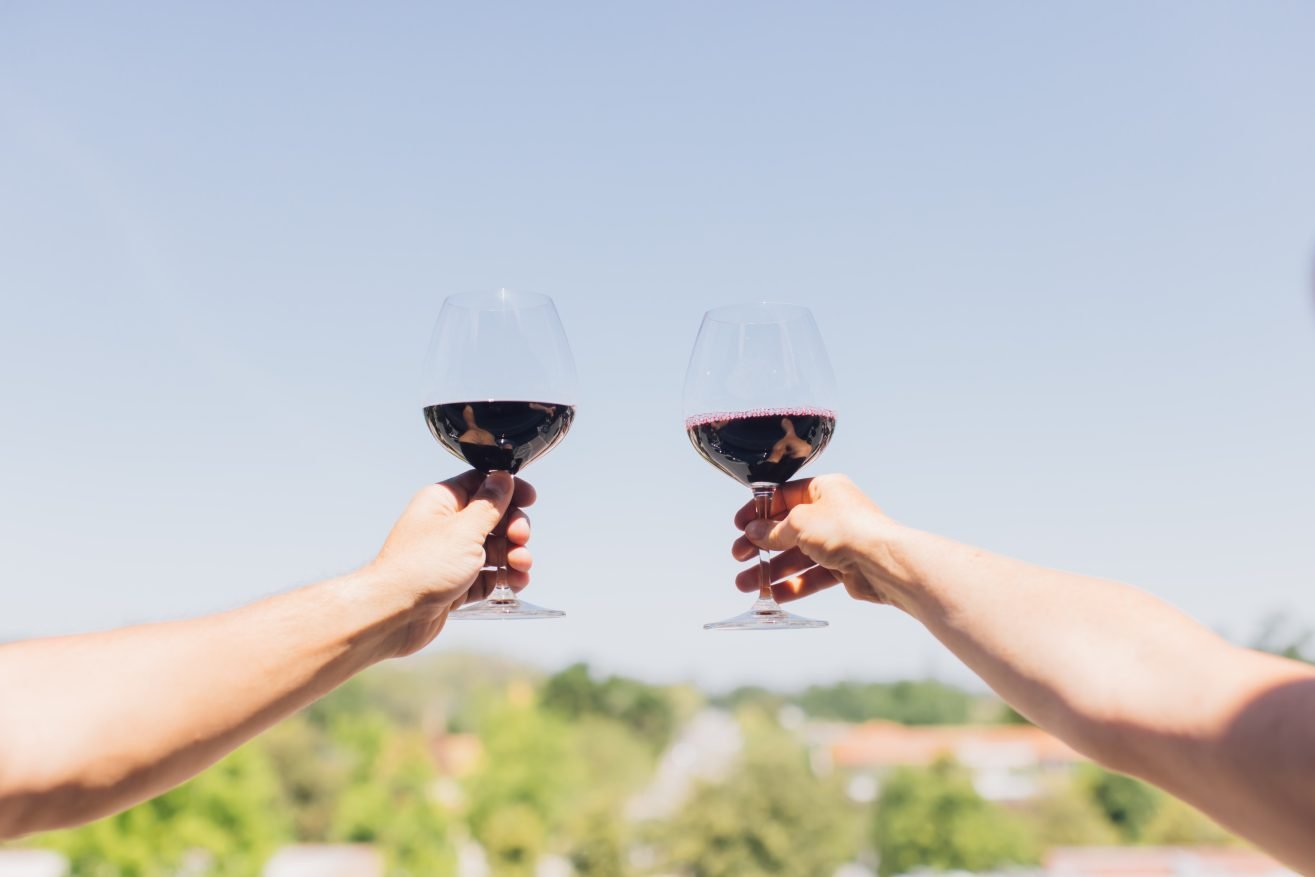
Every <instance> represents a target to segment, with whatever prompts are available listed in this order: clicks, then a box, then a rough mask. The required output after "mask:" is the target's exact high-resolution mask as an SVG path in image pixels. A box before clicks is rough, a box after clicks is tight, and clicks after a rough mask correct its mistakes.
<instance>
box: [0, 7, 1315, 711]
mask: <svg viewBox="0 0 1315 877" xmlns="http://www.w3.org/2000/svg"><path fill="white" fill-rule="evenodd" d="M1313 46H1315V5H1312V4H1309V3H1303V2H1270V3H1254V4H1241V3H1208V2H1185V0H1184V2H1178V3H1169V2H1155V3H1143V2H1135V3H1133V2H1129V3H1117V2H1110V3H1100V4H1082V5H1078V4H1032V3H992V4H968V3H916V4H914V3H905V4H894V3H891V4H876V3H862V2H848V3H830V2H829V3H811V4H802V3H762V2H726V3H714V4H709V3H701V2H667V3H653V4H644V5H641V4H617V3H597V4H580V3H540V4H512V3H496V4H492V3H485V4H476V3H462V4H457V3H448V4H418V3H417V4H390V5H388V6H387V8H386V9H385V8H382V7H377V6H375V7H371V5H369V4H348V3H340V4H320V3H302V4H296V3H281V4H264V3H232V4H175V3H160V4H142V3H123V4H74V3H38V2H31V3H23V2H10V3H4V4H2V5H0V296H2V297H3V307H0V367H2V368H3V373H4V380H3V382H2V383H0V418H3V419H2V420H0V426H2V427H3V437H4V439H3V441H4V444H3V449H4V452H3V454H0V561H2V567H0V595H3V603H2V604H0V637H16V636H24V635H35V634H54V633H60V632H68V631H79V630H87V629H92V628H100V627H106V626H110V625H117V624H122V623H126V622H137V621H146V620H152V619H166V618H174V617H179V616H182V615H186V614H190V613H197V612H203V611H208V610H216V609H221V608H225V607H230V606H234V605H237V604H239V603H242V602H244V601H247V600H251V599H253V598H256V597H259V596H261V595H264V594H269V593H272V592H276V591H278V590H281V589H285V588H288V587H290V586H293V585H296V584H300V583H304V582H309V581H312V580H315V579H316V578H319V577H323V576H328V575H331V574H335V573H339V572H343V571H346V570H349V569H351V568H353V567H354V566H355V565H358V564H360V563H362V562H363V561H365V560H367V559H368V558H369V557H370V556H372V553H373V551H374V550H375V549H376V547H377V545H378V543H379V542H380V541H381V540H382V538H383V536H384V534H385V533H386V532H387V530H388V527H389V526H390V524H391V522H392V520H393V519H394V518H395V516H396V515H397V513H398V512H399V511H400V509H401V507H402V505H403V504H404V502H405V500H406V499H407V497H408V496H409V495H410V494H411V492H412V491H414V490H415V489H416V488H417V487H419V486H420V485H422V484H424V483H425V482H426V481H429V480H435V479H438V478H441V477H445V476H448V475H451V474H454V473H455V472H456V471H457V469H458V467H457V464H456V462H455V461H454V460H453V459H452V458H451V457H449V456H448V455H447V454H446V453H445V452H444V451H442V450H441V449H440V448H439V447H438V446H437V445H436V444H435V443H434V442H433V440H432V439H431V438H430V437H429V435H428V434H427V432H426V430H425V428H424V425H423V422H422V420H421V416H420V409H419V404H418V403H419V396H418V387H417V382H418V372H419V365H420V360H421V357H422V355H423V349H424V345H425V342H426V340H427V337H428V333H429V330H430V326H431V325H432V321H433V319H434V317H435V316H436V315H437V313H438V308H439V305H440V302H441V300H442V298H443V296H445V295H446V294H449V293H452V292H464V291H470V290H474V289H480V288H484V287H493V286H504V285H505V286H511V287H523V288H527V289H532V290H537V291H540V292H546V293H548V294H550V295H553V296H554V297H555V298H556V300H557V304H558V308H559V310H560V312H561V315H562V318H563V321H564V323H565V325H566V328H567V331H568V333H569V334H570V336H571V339H572V343H573V346H574V349H575V353H576V356H577V359H578V362H579V366H580V370H581V384H582V393H581V400H580V408H579V416H578V419H577V421H576V426H575V428H574V429H573V431H572V434H571V435H570V436H569V437H568V438H567V440H566V441H565V442H564V443H563V444H562V445H561V446H560V447H559V448H558V449H557V450H555V451H554V452H553V453H552V454H551V455H549V456H548V457H546V458H544V459H543V460H542V461H540V462H538V463H536V464H535V465H534V466H533V467H531V468H530V470H529V471H528V477H529V478H530V480H531V481H533V482H535V483H536V485H537V486H538V487H539V489H540V493H541V502H540V504H539V506H538V507H537V508H536V509H535V510H534V514H533V517H534V521H535V526H536V534H535V540H534V547H535V549H536V555H537V562H538V565H537V567H536V579H535V585H534V587H533V588H532V591H531V595H532V597H531V598H532V599H534V600H536V601H537V602H540V603H543V604H545V605H550V606H554V607H560V608H563V609H565V610H567V611H568V613H569V617H568V618H567V619H565V620H564V621H561V622H524V623H514V624H513V623H508V624H504V625H501V626H498V625H489V624H484V625H473V624H472V625H470V626H466V627H458V626H456V625H451V626H450V627H449V630H448V632H446V633H445V634H444V635H443V637H442V639H441V640H440V645H439V646H438V647H440V648H463V649H486V650H491V651H498V652H507V653H511V654H515V655H519V656H522V657H526V658H530V659H533V660H536V661H539V662H541V663H543V664H545V665H547V666H555V665H558V664H561V663H563V662H565V661H568V660H571V659H575V658H588V659H591V660H595V661H598V662H600V663H601V664H602V665H604V666H606V667H607V668H609V669H611V670H614V671H625V672H631V673H636V674H639V675H642V676H646V677H649V678H653V679H662V680H666V679H684V678H693V679H697V680H699V681H701V682H705V683H710V684H714V685H724V684H730V683H733V682H739V681H749V680H755V681H766V682H782V683H795V682H800V681H804V680H812V679H830V678H836V677H842V676H855V677H865V678H888V677H894V676H900V675H904V674H921V673H935V674H938V675H941V676H944V677H947V678H952V679H956V680H962V679H966V678H967V676H966V671H964V670H963V668H962V667H961V666H959V665H958V664H957V662H956V661H955V660H954V658H953V657H952V656H950V655H949V654H948V653H946V652H945V651H943V650H942V649H941V648H940V647H939V646H938V645H937V644H936V643H935V641H934V640H932V639H931V638H930V637H929V636H928V635H926V634H925V633H924V632H923V631H922V630H921V629H920V628H919V627H917V625H915V624H914V623H913V622H911V621H910V620H908V619H906V618H903V617H901V616H899V615H898V614H897V613H896V612H894V611H893V610H885V609H880V608H876V607H868V606H865V605H859V604H854V603H851V602H849V601H848V600H847V599H846V598H845V597H844V595H843V594H842V593H831V594H826V595H822V596H819V597H817V598H815V599H814V600H813V601H811V602H810V603H809V604H806V611H807V612H808V613H809V614H813V615H816V616H820V617H824V618H828V619H830V621H831V622H832V627H831V628H829V629H828V630H825V631H805V632H796V633H759V634H749V633H745V634H727V633H724V634H713V633H705V632H703V631H702V630H700V624H701V623H702V622H705V621H710V620H714V619H718V618H722V617H725V616H727V615H729V614H732V613H734V612H737V611H739V610H740V609H741V608H743V607H744V606H745V605H746V603H747V600H746V598H745V597H744V596H743V595H741V594H739V593H738V592H737V591H735V590H734V589H733V586H732V584H731V580H732V577H733V575H734V574H735V572H736V570H737V564H736V563H735V562H734V561H733V560H732V559H731V557H730V554H729V550H728V549H729V545H730V542H731V539H732V537H733V535H734V531H733V529H732V526H731V515H732V513H733V511H734V510H735V509H736V508H737V507H738V506H739V505H740V503H741V502H742V501H743V500H745V499H746V498H747V496H746V495H745V494H747V491H744V490H743V489H742V488H740V487H738V486H737V485H736V484H734V483H733V482H732V481H731V480H730V479H729V478H726V477H725V476H723V475H720V474H718V473H717V472H716V471H714V470H713V469H712V468H710V467H709V466H708V465H707V464H706V463H704V462H703V461H701V460H700V459H699V458H698V457H697V456H696V455H695V453H694V451H693V450H692V449H691V448H690V447H689V444H688V442H687V440H686V438H685V435H684V433H683V431H682V428H681V403H680V393H681V383H682V378H683V373H684V368H685V362H686V358H687V356H688V354H689V350H690V347H691V345H692V343H693V340H694V334H695V331H696V329H697V328H698V324H699V319H700V316H701V314H702V312H703V311H704V310H706V309H707V308H709V307H712V306H714V305H718V304H725V303H730V302H736V301H743V300H749V299H757V298H766V299H774V300H785V301H793V302H799V303H802V304H806V305H808V306H810V307H811V308H812V309H813V310H814V313H815V314H816V317H817V321H818V323H819V325H820V327H821V330H822V332H823V334H824V336H825V337H826V339H827V340H828V343H829V345H830V350H831V354H832V358H833V362H834V365H835V369H836V373H837V376H838V379H839V382H840V391H841V392H840V404H839V405H838V406H837V407H838V410H839V422H838V427H837V433H836V439H835V441H834V442H833V444H832V446H831V448H830V449H829V450H828V451H827V452H826V454H824V455H823V457H822V458H820V459H819V460H818V461H817V462H816V463H815V464H813V466H812V471H813V472H814V473H820V472H825V471H842V472H846V473H848V474H850V475H851V476H852V477H853V478H854V479H855V480H856V481H858V482H859V483H860V484H861V485H862V486H864V487H865V488H867V489H868V490H869V491H870V492H871V494H872V495H873V496H874V497H875V498H876V499H877V500H878V502H880V503H881V504H882V505H883V506H884V507H885V508H886V509H887V510H888V511H889V512H890V513H891V514H892V515H894V516H895V517H897V518H899V519H901V520H904V521H906V522H908V523H910V524H912V525H915V526H919V527H923V528H927V529H932V530H936V531H938V532H942V533H945V534H947V535H950V536H953V537H956V538H960V539H963V540H968V541H972V542H975V543H978V544H981V545H983V546H986V547H988V548H992V549H995V550H999V551H1003V552H1008V553H1013V554H1017V555H1021V556H1024V557H1027V558H1030V559H1033V560H1036V561H1038V562H1042V563H1046V564H1052V565H1057V566H1062V567H1065V568H1070V569H1075V570H1080V571H1084V572H1089V573H1093V574H1099V575H1106V576H1110V577H1117V578H1122V579H1126V580H1129V581H1132V582H1135V583H1138V584H1140V585H1142V586H1145V587H1147V588H1149V589H1151V590H1152V591H1154V592H1155V593H1157V594H1159V595H1161V596H1162V597H1164V598H1166V599H1168V600H1170V601H1172V602H1173V603H1175V604H1177V605H1179V606H1181V607H1183V608H1184V609H1186V610H1187V611H1189V612H1191V613H1192V614H1193V615H1195V616H1197V617H1198V618H1200V619H1202V620H1203V621H1204V622H1206V623H1207V624H1209V625H1211V626H1213V627H1215V628H1217V629H1219V630H1221V631H1223V632H1225V633H1227V634H1229V635H1230V636H1233V637H1235V638H1238V639H1242V640H1245V639H1246V638H1248V637H1249V636H1251V635H1253V634H1254V632H1255V630H1256V628H1257V627H1258V626H1259V624H1260V622H1261V619H1262V618H1263V617H1265V616H1266V615H1267V614H1269V613H1272V612H1276V611H1279V612H1283V613H1285V614H1286V615H1287V616H1289V617H1290V618H1291V619H1292V620H1293V622H1294V623H1296V624H1301V623H1305V624H1315V459H1313V456H1315V455H1313V454H1312V448H1315V304H1313V302H1312V291H1311V266H1312V255H1313V254H1315V50H1313V49H1312V47H1313ZM1018 608H1019V611H1020V612H1026V611H1027V607H1025V606H1020V607H1018ZM1128 621H1129V623H1130V624H1131V623H1135V622H1136V619H1133V618H1130V619H1128Z"/></svg>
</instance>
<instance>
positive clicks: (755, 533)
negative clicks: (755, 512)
mask: <svg viewBox="0 0 1315 877" xmlns="http://www.w3.org/2000/svg"><path fill="white" fill-rule="evenodd" d="M770 532H771V528H770V527H769V526H768V525H767V522H766V521H750V522H749V526H747V527H745V528H744V535H745V536H748V537H749V538H750V539H761V538H763V537H764V536H766V535H767V534H768V533H770Z"/></svg>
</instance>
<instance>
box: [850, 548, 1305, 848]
mask: <svg viewBox="0 0 1315 877" xmlns="http://www.w3.org/2000/svg"><path fill="white" fill-rule="evenodd" d="M868 558H869V560H868V562H869V563H872V564H874V565H878V566H880V567H881V570H882V573H883V575H884V576H885V577H886V581H888V582H889V583H890V584H891V587H892V590H893V591H894V599H895V602H897V603H898V604H899V605H900V606H901V607H902V608H904V609H905V610H906V611H908V612H910V613H911V614H912V615H914V616H915V617H916V618H918V620H919V621H921V622H922V623H923V624H925V625H926V626H927V628H928V629H929V630H930V631H931V632H932V633H933V634H934V635H935V636H936V637H937V638H938V639H940V640H941V641H942V642H943V643H944V644H945V645H946V646H948V647H949V648H950V649H951V650H953V651H954V652H955V653H956V654H957V655H958V656H959V657H960V658H961V659H963V661H964V662H965V663H966V664H968V666H969V667H971V668H972V669H973V670H974V671H975V672H977V673H978V674H979V675H980V676H981V677H982V678H983V679H984V680H986V682H987V683H988V684H990V685H991V687H992V688H994V689H995V690H996V691H997V692H998V693H999V694H1000V695H1001V696H1002V697H1004V698H1005V699H1006V700H1007V701H1008V702H1010V703H1011V704H1013V705H1014V706H1015V707H1017V708H1018V709H1019V710H1020V711H1021V712H1022V713H1023V714H1025V715H1027V716H1028V717H1029V718H1031V719H1032V720H1033V721H1035V722H1037V723H1038V724H1039V725H1041V726H1043V727H1045V728H1047V729H1049V730H1051V731H1052V732H1054V733H1055V734H1056V735H1058V736H1060V737H1061V738H1063V739H1065V740H1066V741H1068V742H1069V743H1070V744H1072V745H1073V746H1074V747H1075V748H1077V749H1078V750H1079V751H1082V752H1084V753H1085V754H1087V755H1089V756H1091V757H1092V758H1093V759H1095V760H1097V761H1099V762H1101V763H1104V764H1106V765H1107V766H1110V767H1113V768H1115V769H1117V770H1121V771H1124V772H1128V773H1133V774H1136V775H1138V776H1141V777H1143V778H1145V779H1147V780H1150V781H1151V782H1154V783H1156V784H1157V785H1160V786H1162V787H1164V788H1166V789H1168V790H1169V791H1170V792H1173V793H1174V794H1176V795H1178V796H1180V797H1182V798H1184V799H1186V800H1188V801H1189V802H1191V803H1193V804H1195V805H1196V806H1197V807H1199V808H1201V809H1202V810H1205V811H1206V812H1207V813H1210V814H1211V815H1213V816H1214V817H1215V818H1216V819H1219V820H1220V821H1221V822H1223V823H1225V824H1226V825H1229V826H1230V827H1232V828H1233V829H1234V830H1236V831H1238V832H1240V833H1243V834H1244V835H1247V836H1249V837H1251V838H1252V839H1253V840H1257V841H1259V842H1261V843H1265V844H1266V845H1267V846H1269V847H1270V848H1271V849H1273V850H1274V851H1275V852H1278V853H1280V854H1282V855H1285V857H1286V858H1287V859H1288V861H1290V862H1293V863H1294V864H1295V863H1300V864H1302V865H1303V866H1304V867H1307V868H1309V867H1311V866H1312V864H1315V863H1313V862H1312V857H1315V853H1312V850H1311V848H1310V842H1309V841H1308V840H1307V839H1306V838H1305V834H1306V832H1305V831H1304V829H1302V828H1301V826H1302V825H1306V824H1309V822H1310V820H1311V819H1312V818H1315V791H1312V790H1313V789H1315V743H1312V741H1315V690H1312V689H1313V688H1315V673H1312V671H1311V669H1310V668H1307V667H1305V666H1303V665H1300V664H1297V663H1295V662H1291V661H1285V660H1281V659H1277V658H1273V657H1271V656H1267V655H1261V654H1258V653H1255V652H1252V651H1249V650H1246V649H1240V648H1237V647H1235V646H1233V645H1230V644H1229V643H1227V642H1225V641H1224V640H1223V639H1221V638H1220V637H1218V636H1216V635H1215V634H1214V633H1212V632H1211V631H1209V630H1207V629H1205V628H1204V627H1202V626H1201V625H1199V624H1197V623H1196V622H1194V621H1192V620H1191V619H1190V618H1188V617H1187V616H1185V615H1183V614H1182V613H1181V612H1179V611H1178V610H1176V609H1174V608H1172V607H1170V606H1168V605H1167V604H1165V603H1163V602H1162V601H1160V600H1158V599H1156V598H1154V597H1152V596H1150V595H1149V594H1146V593H1144V592H1141V591H1138V590H1136V589H1133V588H1129V587H1127V586H1125V585H1121V584H1118V583H1115V582H1109V581H1102V580H1099V579H1093V578H1089V577H1086V576H1081V575H1076V574H1073V573H1066V572H1060V571H1056V570H1050V569H1044V568H1040V567H1036V566H1032V565H1030V564H1026V563H1022V562H1020V561H1016V560H1011V559H1009V558H1004V557H999V556H997V555H993V554H990V553H988V552H984V551H981V550H979V549H975V548H970V547H967V546H964V545H959V544H957V543H954V542H951V541H949V540H945V539H941V538H939V537H936V536H931V535H929V534H925V533H918V532H914V531H908V530H902V529H901V530H900V531H899V533H898V535H896V536H894V537H893V538H887V539H884V540H882V541H881V542H880V544H878V543H875V542H874V544H873V545H871V546H869V551H868ZM1303 857H1304V859H1303Z"/></svg>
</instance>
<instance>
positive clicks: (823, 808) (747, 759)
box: [657, 721, 857, 877]
mask: <svg viewBox="0 0 1315 877" xmlns="http://www.w3.org/2000/svg"><path fill="white" fill-rule="evenodd" d="M753 724H754V725H755V727H753V728H752V729H751V733H750V735H749V744H748V747H747V751H746V752H745V754H744V757H743V759H742V760H741V762H740V763H739V764H738V765H737V766H736V767H735V768H734V770H733V771H732V773H731V774H730V776H729V777H728V778H727V779H726V780H725V781H724V782H722V783H717V784H709V785H705V786H702V787H700V788H699V789H698V790H697V791H696V792H695V793H694V795H693V797H692V798H691V800H690V801H689V802H688V803H687V804H686V805H685V806H682V807H681V808H680V809H679V810H678V811H677V813H676V815H675V816H674V817H673V818H672V819H671V820H670V822H669V823H668V824H666V825H664V826H660V827H659V828H658V830H657V844H658V847H659V848H660V849H661V851H662V853H663V854H664V858H665V860H666V863H667V866H668V867H670V868H671V869H672V870H675V871H678V872H680V873H683V874H687V875H689V877H769V875H789V877H797V875H801V874H830V873H831V872H832V871H834V870H835V869H836V867H837V866H839V865H840V864H841V863H843V862H845V861H847V860H848V859H850V858H851V857H852V856H853V855H854V853H855V852H856V848H857V831H856V828H857V826H856V823H855V813H854V811H853V808H852V807H851V806H850V805H849V802H848V801H847V800H846V799H845V797H844V794H843V792H842V791H841V789H840V787H839V784H838V782H837V781H834V780H832V779H826V780H823V779H819V778H818V777H816V776H815V775H814V774H813V772H812V771H811V770H810V769H809V766H808V762H807V757H806V754H805V753H804V751H803V750H802V748H801V747H800V746H799V745H798V744H797V743H795V742H794V741H793V740H792V739H790V738H789V737H787V736H786V735H785V734H783V733H782V732H781V731H780V730H779V729H773V728H770V727H768V726H767V725H766V724H765V723H764V722H761V721H755V722H753Z"/></svg>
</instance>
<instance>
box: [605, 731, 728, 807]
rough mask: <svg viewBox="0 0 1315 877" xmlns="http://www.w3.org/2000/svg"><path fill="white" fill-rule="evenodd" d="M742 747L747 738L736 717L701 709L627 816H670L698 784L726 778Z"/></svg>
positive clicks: (662, 761) (667, 754)
mask: <svg viewBox="0 0 1315 877" xmlns="http://www.w3.org/2000/svg"><path fill="white" fill-rule="evenodd" d="M743 748H744V735H743V733H742V732H741V731H740V723H739V722H737V721H736V720H735V717H734V716H732V715H731V714H730V713H727V712H726V711H724V710H717V709H704V710H701V711H700V712H699V713H698V714H697V715H695V716H694V718H693V719H692V720H690V722H689V723H688V724H687V725H686V726H685V728H684V730H682V731H681V732H680V736H679V737H677V738H676V740H675V742H674V743H672V744H671V745H670V746H669V747H667V751H666V752H664V753H663V754H662V758H661V760H660V761H658V765H657V770H656V771H654V773H653V779H652V780H651V781H650V782H649V784H648V786H647V787H646V788H644V789H642V790H641V791H640V792H639V794H637V795H635V796H634V797H633V798H632V799H631V800H630V802H629V803H628V804H627V805H626V815H627V816H628V817H629V818H631V819H633V820H637V821H644V820H648V819H663V818H665V817H667V816H670V815H671V814H672V813H674V812H675V811H676V809H677V808H678V807H679V806H680V805H681V804H683V803H685V799H686V797H688V795H689V793H690V791H691V790H692V789H693V788H694V785H695V784H696V783H699V782H703V781H716V780H719V779H721V778H722V777H723V776H725V775H726V773H727V771H729V770H730V768H731V767H732V766H734V764H735V762H736V760H737V759H738V758H739V755H740V750H741V749H743Z"/></svg>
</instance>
